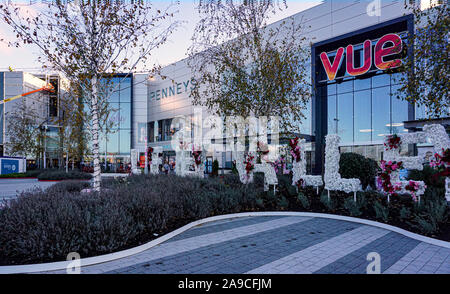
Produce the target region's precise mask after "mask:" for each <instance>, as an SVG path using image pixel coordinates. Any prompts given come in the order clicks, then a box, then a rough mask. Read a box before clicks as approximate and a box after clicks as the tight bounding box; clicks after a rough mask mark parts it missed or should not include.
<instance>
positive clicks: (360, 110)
mask: <svg viewBox="0 0 450 294" xmlns="http://www.w3.org/2000/svg"><path fill="white" fill-rule="evenodd" d="M371 114H372V109H371V95H370V90H366V91H358V92H355V142H368V141H371V140H372V131H373V130H372V122H371V119H370V116H371Z"/></svg>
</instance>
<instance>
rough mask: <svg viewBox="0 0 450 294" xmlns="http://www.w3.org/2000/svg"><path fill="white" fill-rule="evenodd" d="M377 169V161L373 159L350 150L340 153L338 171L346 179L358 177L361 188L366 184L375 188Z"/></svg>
mask: <svg viewBox="0 0 450 294" xmlns="http://www.w3.org/2000/svg"><path fill="white" fill-rule="evenodd" d="M379 170H380V169H379V167H378V164H377V162H376V161H375V160H373V159H370V158H366V157H364V156H362V155H360V154H357V153H351V152H347V153H342V154H341V159H340V161H339V173H340V174H341V176H342V177H343V178H346V179H351V178H357V179H359V180H360V181H361V185H362V188H363V189H366V188H367V186H370V187H371V188H372V189H375V188H376V185H375V177H376V176H377V174H378V171H379Z"/></svg>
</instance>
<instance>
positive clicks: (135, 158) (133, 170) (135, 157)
mask: <svg viewBox="0 0 450 294" xmlns="http://www.w3.org/2000/svg"><path fill="white" fill-rule="evenodd" d="M137 161H138V151H137V150H136V149H131V173H132V174H134V175H136V174H139V173H140V171H139V170H138V168H137Z"/></svg>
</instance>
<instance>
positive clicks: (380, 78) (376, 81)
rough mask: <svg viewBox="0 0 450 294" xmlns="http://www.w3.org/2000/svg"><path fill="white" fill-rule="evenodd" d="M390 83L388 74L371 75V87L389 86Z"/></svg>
mask: <svg viewBox="0 0 450 294" xmlns="http://www.w3.org/2000/svg"><path fill="white" fill-rule="evenodd" d="M390 83H391V80H390V76H389V75H388V74H381V75H377V76H373V77H372V88H377V87H384V86H389V85H390Z"/></svg>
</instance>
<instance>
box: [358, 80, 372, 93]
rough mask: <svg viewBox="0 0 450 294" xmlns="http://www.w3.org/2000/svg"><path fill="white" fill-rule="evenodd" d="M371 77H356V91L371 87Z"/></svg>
mask: <svg viewBox="0 0 450 294" xmlns="http://www.w3.org/2000/svg"><path fill="white" fill-rule="evenodd" d="M370 86H371V85H370V79H355V91H360V90H366V89H370Z"/></svg>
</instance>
